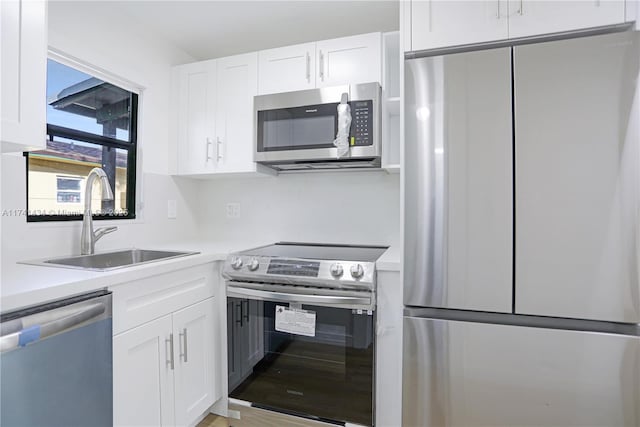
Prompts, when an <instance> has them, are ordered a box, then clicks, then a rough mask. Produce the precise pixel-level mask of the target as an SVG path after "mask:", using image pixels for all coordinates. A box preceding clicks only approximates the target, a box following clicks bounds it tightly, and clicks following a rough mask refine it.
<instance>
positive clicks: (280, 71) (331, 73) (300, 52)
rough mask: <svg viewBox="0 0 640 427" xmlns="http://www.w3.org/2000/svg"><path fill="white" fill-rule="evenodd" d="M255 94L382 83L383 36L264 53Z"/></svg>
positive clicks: (372, 34) (319, 43) (333, 41)
mask: <svg viewBox="0 0 640 427" xmlns="http://www.w3.org/2000/svg"><path fill="white" fill-rule="evenodd" d="M258 57H259V75H260V77H259V85H258V93H259V94H260V95H265V94H268V93H280V92H291V91H296V90H304V89H314V88H320V87H326V86H338V85H344V84H356V83H368V82H382V59H381V57H382V34H381V33H369V34H361V35H357V36H350V37H341V38H338V39H331V40H324V41H319V42H317V43H306V44H299V45H294V46H287V47H281V48H277V49H269V50H263V51H260V52H259V53H258Z"/></svg>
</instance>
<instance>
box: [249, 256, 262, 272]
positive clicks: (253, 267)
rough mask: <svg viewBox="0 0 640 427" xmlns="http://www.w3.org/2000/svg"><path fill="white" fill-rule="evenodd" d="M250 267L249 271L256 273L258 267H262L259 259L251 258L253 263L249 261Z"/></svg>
mask: <svg viewBox="0 0 640 427" xmlns="http://www.w3.org/2000/svg"><path fill="white" fill-rule="evenodd" d="M248 267H249V270H251V271H256V270H257V269H258V267H260V261H258V258H251V261H249V265H248Z"/></svg>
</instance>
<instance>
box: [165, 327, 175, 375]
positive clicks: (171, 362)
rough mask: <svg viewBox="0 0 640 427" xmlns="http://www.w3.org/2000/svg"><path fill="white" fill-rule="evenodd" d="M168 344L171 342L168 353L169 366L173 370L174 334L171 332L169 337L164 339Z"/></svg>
mask: <svg viewBox="0 0 640 427" xmlns="http://www.w3.org/2000/svg"><path fill="white" fill-rule="evenodd" d="M164 341H165V343H166V344H169V354H168V355H167V366H169V367H170V368H171V370H172V371H173V368H174V363H173V334H169V339H166V340H164Z"/></svg>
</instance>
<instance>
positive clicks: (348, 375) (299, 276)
mask: <svg viewBox="0 0 640 427" xmlns="http://www.w3.org/2000/svg"><path fill="white" fill-rule="evenodd" d="M386 249H387V247H381V246H348V245H325V244H309V243H288V242H282V243H276V244H274V245H269V246H263V247H259V248H255V249H250V250H247V251H243V252H239V253H236V254H232V255H231V256H229V258H228V259H227V261H226V263H225V267H224V272H223V275H224V277H225V278H226V279H227V297H228V299H227V328H228V352H229V353H228V354H229V358H228V359H229V360H228V363H229V368H228V373H229V397H230V401H231V402H233V403H236V404H239V405H241V406H244V407H253V408H260V409H266V410H269V411H273V412H277V413H278V414H279V415H283V416H296V417H302V418H306V419H309V420H314V421H325V422H327V423H330V424H337V425H346V424H349V425H354V424H355V425H364V426H373V425H374V424H375V420H374V412H375V408H374V380H375V379H374V373H375V367H374V358H375V357H374V355H375V307H376V269H375V262H376V260H377V259H378V258H379V257H380V256H381V255H382V254H383V253H384V252H385V251H386ZM298 421H299V422H300V420H298Z"/></svg>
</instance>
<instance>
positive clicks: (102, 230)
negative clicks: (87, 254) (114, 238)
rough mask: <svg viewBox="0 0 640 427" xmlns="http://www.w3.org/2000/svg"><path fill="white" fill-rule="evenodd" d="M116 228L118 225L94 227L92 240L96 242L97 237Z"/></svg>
mask: <svg viewBox="0 0 640 427" xmlns="http://www.w3.org/2000/svg"><path fill="white" fill-rule="evenodd" d="M117 229H118V227H102V228H98V229H96V231H94V232H93V236H94V240H93V241H94V242H97V241H98V239H100V238H101V237H102V236H104V235H105V234H109V233H113V232H114V231H116V230H117Z"/></svg>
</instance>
